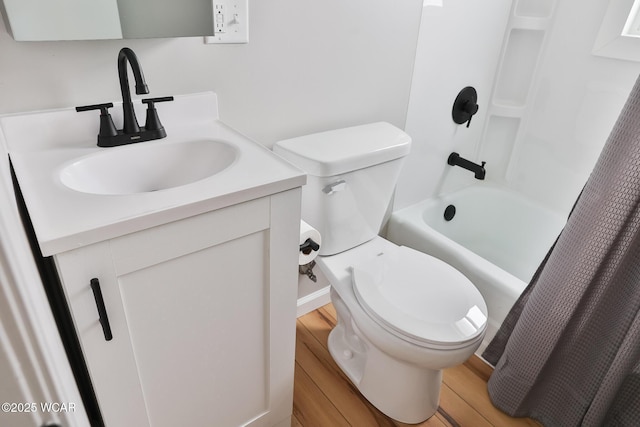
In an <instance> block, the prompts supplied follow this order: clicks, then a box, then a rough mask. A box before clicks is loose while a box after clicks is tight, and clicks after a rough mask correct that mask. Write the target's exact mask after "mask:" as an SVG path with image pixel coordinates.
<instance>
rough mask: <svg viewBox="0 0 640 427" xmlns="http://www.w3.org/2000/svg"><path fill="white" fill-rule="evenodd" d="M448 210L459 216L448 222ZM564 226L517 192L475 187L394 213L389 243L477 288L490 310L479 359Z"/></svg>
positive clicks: (560, 219)
mask: <svg viewBox="0 0 640 427" xmlns="http://www.w3.org/2000/svg"><path fill="white" fill-rule="evenodd" d="M449 205H453V206H455V209H456V213H455V216H454V217H453V219H451V220H450V221H447V220H445V218H444V211H445V209H446V207H447V206H449ZM565 222H566V217H565V216H563V215H559V214H557V213H555V212H553V211H551V210H549V209H546V208H543V207H541V206H539V205H536V204H535V203H533V202H531V201H530V200H528V199H526V198H524V197H522V196H521V195H519V194H518V193H516V192H514V191H511V190H506V189H501V188H496V187H491V186H488V185H476V186H472V187H467V188H465V189H462V190H460V191H457V192H454V193H451V194H446V195H443V196H438V197H434V198H432V199H428V200H425V201H424V202H421V203H418V204H416V205H413V206H410V207H408V208H405V209H402V210H399V211H396V212H393V213H392V215H391V218H390V220H389V224H388V229H387V238H388V239H389V240H391V241H392V242H395V243H396V244H400V245H405V246H409V247H412V248H414V249H418V250H420V251H422V252H425V253H428V254H430V255H433V256H435V257H437V258H440V259H442V260H443V261H445V262H447V263H449V264H450V265H452V266H454V267H455V268H457V269H458V270H460V271H461V272H462V273H463V274H465V275H466V276H467V277H468V278H469V279H470V280H471V281H472V282H473V283H474V284H475V285H476V287H477V288H478V289H479V290H480V292H481V293H482V296H483V297H484V299H485V301H486V303H487V307H488V309H489V322H488V328H487V334H486V337H485V340H484V343H483V345H482V346H481V347H480V349H479V350H478V352H477V353H478V354H480V353H481V352H482V351H483V350H484V348H485V347H486V345H487V344H488V343H489V341H490V340H491V338H493V336H494V335H495V333H496V331H497V329H498V327H499V326H500V324H501V323H502V321H503V320H504V318H505V316H506V315H507V313H508V312H509V309H510V308H511V306H512V305H513V303H514V302H515V301H516V299H517V298H518V296H520V294H521V293H522V291H523V290H524V288H525V287H526V286H527V284H528V282H529V280H530V279H531V276H532V275H533V273H534V272H535V270H536V269H537V268H538V265H539V264H540V262H541V261H542V259H543V258H544V256H545V255H546V253H547V251H548V250H549V248H550V247H551V245H553V242H554V241H555V239H556V237H557V236H558V234H559V233H560V231H561V230H562V227H563V226H564V224H565Z"/></svg>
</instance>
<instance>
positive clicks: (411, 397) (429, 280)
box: [317, 237, 487, 423]
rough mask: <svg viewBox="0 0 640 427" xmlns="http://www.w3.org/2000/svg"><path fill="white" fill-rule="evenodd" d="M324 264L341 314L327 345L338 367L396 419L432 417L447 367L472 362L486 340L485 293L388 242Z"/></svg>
mask: <svg viewBox="0 0 640 427" xmlns="http://www.w3.org/2000/svg"><path fill="white" fill-rule="evenodd" d="M317 262H318V265H319V266H320V268H321V269H322V271H323V272H324V273H325V275H326V276H327V278H328V279H329V281H330V283H331V301H332V303H333V305H334V307H335V309H336V312H337V314H338V324H337V325H336V327H335V328H334V329H333V330H332V331H331V333H330V334H329V342H328V344H329V351H330V353H331V355H332V357H333V358H334V360H335V361H336V363H337V364H338V366H340V368H341V369H342V370H343V372H345V374H346V375H347V376H348V377H349V379H350V380H351V382H353V383H354V384H355V385H356V387H357V388H358V390H359V391H360V392H361V393H362V395H363V396H364V397H366V398H367V400H369V401H370V402H371V403H372V404H373V405H374V406H375V407H377V408H378V409H379V410H380V411H381V412H383V413H384V414H386V415H388V416H389V417H391V418H393V419H395V420H398V421H401V422H405V423H419V422H421V421H424V420H425V419H427V418H429V417H431V416H432V415H433V414H434V413H435V412H436V410H437V409H438V400H439V395H440V386H441V381H442V369H444V368H447V367H451V366H455V365H458V364H460V363H462V362H464V361H465V360H467V359H468V358H469V357H470V356H471V354H473V352H474V351H475V350H476V349H477V348H478V347H479V346H480V343H481V342H482V339H483V337H484V333H485V329H486V320H487V309H486V305H485V303H484V300H483V299H482V296H481V295H480V292H479V291H478V290H477V289H476V288H475V286H473V284H472V283H471V282H470V281H469V280H468V279H467V278H466V277H465V276H464V275H462V273H460V272H458V271H457V270H455V269H454V268H453V267H451V266H449V265H448V264H446V263H444V262H443V261H440V260H438V259H436V258H433V257H431V256H429V255H426V254H423V253H421V252H417V251H415V250H413V249H410V248H407V247H399V246H396V245H395V244H393V243H391V242H389V241H387V240H384V239H383V238H381V237H376V238H374V239H373V240H371V241H369V242H367V243H364V244H362V245H360V246H358V247H356V248H353V249H350V250H349V251H346V252H342V253H340V254H337V255H333V256H323V257H318V259H317ZM399 288H401V289H399Z"/></svg>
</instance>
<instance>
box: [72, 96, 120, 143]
mask: <svg viewBox="0 0 640 427" xmlns="http://www.w3.org/2000/svg"><path fill="white" fill-rule="evenodd" d="M111 107H113V103H111V102H109V103H106V104H93V105H83V106H80V107H76V111H77V112H79V113H80V112H83V111H91V110H100V131H98V140H99V139H100V138H105V137H112V136H116V135H118V130H117V129H116V127H115V125H114V124H113V120H112V119H111V114H109V108H111Z"/></svg>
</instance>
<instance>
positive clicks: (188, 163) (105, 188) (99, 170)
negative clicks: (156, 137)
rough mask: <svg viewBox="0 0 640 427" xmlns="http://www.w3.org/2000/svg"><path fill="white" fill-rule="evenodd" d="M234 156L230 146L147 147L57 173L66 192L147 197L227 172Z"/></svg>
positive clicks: (84, 160)
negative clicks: (66, 188)
mask: <svg viewBox="0 0 640 427" xmlns="http://www.w3.org/2000/svg"><path fill="white" fill-rule="evenodd" d="M237 157H238V150H237V149H236V147H234V146H233V145H231V144H228V143H225V142H220V141H214V140H207V139H204V140H192V141H185V142H173V143H158V142H147V143H139V145H136V144H134V145H129V146H123V147H117V148H108V149H104V150H103V151H100V152H98V153H94V154H90V155H88V156H85V157H81V158H79V159H76V160H74V161H72V162H71V163H70V164H67V165H66V166H64V167H63V168H62V170H61V171H60V180H61V182H62V184H64V185H65V186H66V187H68V188H70V189H72V190H76V191H80V192H83V193H90V194H105V195H109V194H110V195H123V194H137V193H148V192H152V191H159V190H166V189H170V188H174V187H179V186H182V185H186V184H191V183H193V182H196V181H200V180H202V179H205V178H208V177H211V176H213V175H215V174H217V173H220V172H222V171H223V170H225V169H226V168H228V167H229V166H230V165H231V164H232V163H233V162H234V161H235V160H236V158H237Z"/></svg>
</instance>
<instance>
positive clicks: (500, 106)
mask: <svg viewBox="0 0 640 427" xmlns="http://www.w3.org/2000/svg"><path fill="white" fill-rule="evenodd" d="M525 107H526V105H525V104H521V103H514V102H511V101H508V100H501V99H494V101H493V103H492V104H491V111H490V113H491V115H493V116H500V117H511V118H521V117H522V116H523V115H524V112H525Z"/></svg>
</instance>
